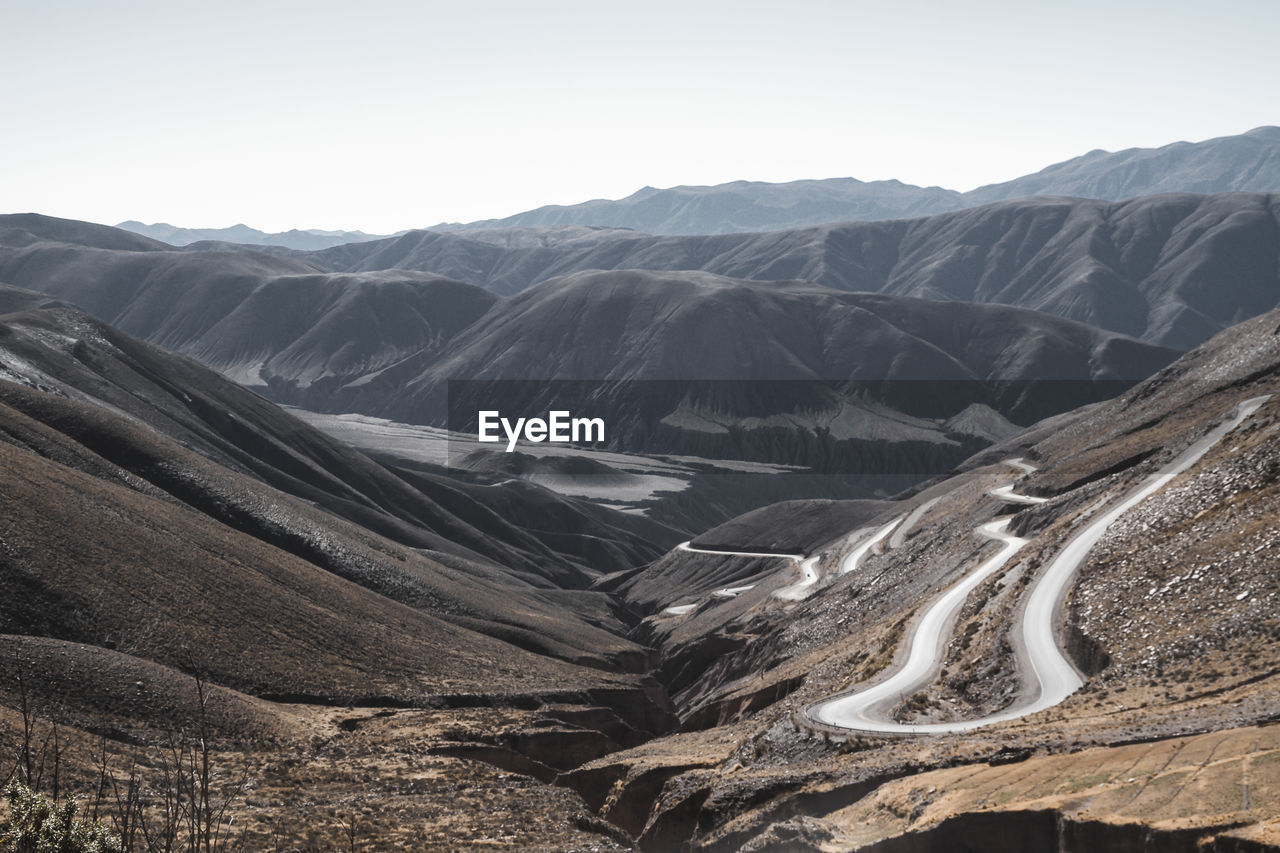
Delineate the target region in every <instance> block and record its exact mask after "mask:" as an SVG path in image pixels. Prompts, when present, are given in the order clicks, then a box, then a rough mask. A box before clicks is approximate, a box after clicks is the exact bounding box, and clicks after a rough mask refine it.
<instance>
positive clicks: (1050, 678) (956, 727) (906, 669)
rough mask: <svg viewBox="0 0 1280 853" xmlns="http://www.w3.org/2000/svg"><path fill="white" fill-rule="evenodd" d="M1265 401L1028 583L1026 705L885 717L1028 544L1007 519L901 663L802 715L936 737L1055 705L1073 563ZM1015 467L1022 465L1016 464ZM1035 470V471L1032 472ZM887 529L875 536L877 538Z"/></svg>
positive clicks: (1167, 469) (1080, 536)
mask: <svg viewBox="0 0 1280 853" xmlns="http://www.w3.org/2000/svg"><path fill="white" fill-rule="evenodd" d="M1267 399H1269V397H1267V396H1263V397H1255V398H1253V399H1250V400H1246V401H1245V402H1243V403H1240V404H1239V405H1238V406H1236V408H1235V409H1234V411H1233V412H1232V414H1231V416H1229V417H1228V419H1227V420H1226V421H1225V422H1223V423H1222V424H1219V425H1218V426H1217V427H1215V428H1214V429H1213V430H1211V431H1210V432H1209V433H1208V434H1206V435H1205V436H1204V437H1203V438H1201V439H1200V440H1198V441H1197V442H1195V443H1194V444H1192V445H1191V446H1190V447H1188V448H1187V449H1186V450H1185V451H1183V452H1182V453H1181V454H1179V455H1178V456H1177V458H1175V459H1174V460H1173V461H1172V462H1170V463H1169V464H1168V465H1166V466H1164V467H1163V468H1161V469H1160V470H1159V471H1157V472H1156V473H1154V474H1152V475H1151V476H1149V477H1148V478H1147V479H1146V480H1145V481H1144V482H1143V483H1142V485H1140V486H1139V487H1138V488H1137V489H1135V490H1134V491H1133V492H1132V493H1130V494H1129V495H1128V496H1127V497H1126V498H1125V499H1124V500H1122V501H1120V502H1119V503H1118V504H1116V505H1115V506H1113V507H1111V508H1110V509H1109V510H1107V511H1106V512H1104V513H1101V514H1100V515H1099V516H1097V517H1096V518H1094V519H1093V520H1092V521H1091V522H1089V524H1087V525H1086V526H1085V527H1084V528H1083V529H1082V530H1081V531H1080V532H1079V533H1077V534H1076V535H1075V536H1074V537H1073V538H1072V539H1071V540H1070V541H1069V542H1068V543H1067V545H1066V546H1065V547H1064V548H1063V549H1062V550H1061V551H1060V552H1059V553H1058V555H1057V556H1056V557H1055V558H1054V559H1053V561H1052V562H1050V563H1049V565H1048V567H1047V568H1046V569H1045V570H1044V572H1043V573H1042V574H1041V575H1040V577H1039V578H1038V579H1037V580H1036V581H1035V582H1034V583H1033V585H1032V586H1031V589H1030V591H1029V593H1028V597H1027V604H1026V607H1025V608H1024V610H1023V612H1022V615H1021V619H1020V625H1018V626H1016V627H1017V628H1018V629H1019V632H1020V640H1021V642H1020V645H1021V649H1020V650H1019V651H1020V653H1021V654H1022V655H1023V657H1024V661H1023V662H1024V663H1025V665H1026V667H1027V670H1028V672H1029V673H1030V675H1031V679H1032V680H1033V681H1034V682H1035V684H1036V688H1035V692H1034V694H1033V696H1034V698H1032V699H1031V700H1030V701H1029V702H1026V703H1023V704H1020V705H1015V706H1014V707H1012V708H1009V709H1007V710H1004V711H1001V712H999V713H997V714H992V715H989V716H986V717H981V718H979V719H975V720H965V721H960V722H951V723H922V724H918V725H913V724H910V723H899V722H896V721H894V720H892V719H890V718H889V716H888V714H889V713H890V712H891V710H892V708H893V707H894V706H895V705H897V704H898V703H899V702H901V701H902V700H904V699H905V698H907V697H908V696H909V695H911V693H912V692H914V691H916V690H918V689H919V688H920V687H922V686H924V685H926V684H928V683H929V682H930V681H931V680H932V679H933V678H934V677H935V676H936V674H937V672H938V669H939V668H940V667H941V666H942V657H943V652H944V651H945V649H946V645H947V641H948V639H949V637H950V632H951V628H952V627H953V624H954V619H955V615H956V613H957V612H958V611H959V609H960V608H961V607H962V606H963V604H964V601H965V598H966V597H967V596H968V595H969V593H970V592H972V591H973V589H974V588H975V587H976V586H977V585H978V584H980V583H981V582H982V581H983V580H984V579H985V578H987V577H990V576H991V574H992V573H993V572H995V571H997V570H999V569H1000V567H1001V566H1003V565H1004V564H1005V563H1006V562H1008V560H1009V558H1010V557H1012V556H1013V555H1014V554H1015V553H1017V551H1018V550H1019V549H1020V548H1021V547H1022V546H1023V545H1025V544H1026V542H1027V540H1025V539H1021V538H1019V537H1017V536H1013V535H1012V534H1010V533H1009V532H1008V530H1007V527H1008V521H1009V520H1008V519H1007V518H1006V519H998V520H996V521H993V522H990V523H989V524H986V525H983V526H982V527H981V528H979V530H978V532H979V533H980V534H982V535H985V536H988V537H991V538H993V539H997V540H999V541H1001V542H1003V543H1004V547H1002V548H1001V549H1000V551H999V552H998V553H996V554H995V555H994V556H992V557H990V558H988V559H987V560H986V561H985V562H983V563H982V565H981V566H979V567H978V568H977V569H976V570H974V571H973V572H971V573H970V574H969V575H967V576H966V577H965V578H964V579H963V580H962V581H960V582H959V583H958V584H956V585H955V586H954V587H952V588H951V589H950V590H948V591H947V592H945V593H944V594H943V595H942V597H941V598H939V599H938V600H937V601H936V602H934V603H933V604H932V605H931V606H930V607H929V608H928V609H927V610H926V611H925V612H924V614H923V615H922V616H921V617H919V618H918V619H917V620H916V622H915V623H914V625H913V626H912V629H911V632H910V634H909V636H908V637H907V639H906V650H907V653H906V660H905V662H903V663H902V664H901V665H900V666H899V667H898V668H897V669H896V670H895V671H894V672H893V673H892V674H891V675H890V676H889V677H888V678H887V679H885V680H884V681H881V682H879V683H877V684H874V685H872V686H870V687H867V688H864V689H861V690H856V691H854V692H851V693H847V694H844V695H840V696H836V697H834V698H831V699H826V700H823V701H821V702H818V703H815V704H814V705H811V706H809V707H808V708H807V709H806V713H807V715H808V716H809V717H810V718H811V719H813V720H815V721H817V722H819V723H824V724H826V725H829V726H835V727H839V728H847V729H854V730H859V731H871V732H882V733H889V734H942V733H951V732H963V731H969V730H972V729H976V728H979V727H982V726H989V725H991V724H993V723H999V722H1003V721H1006V720H1012V719H1016V718H1018V717H1023V716H1026V715H1028V714H1034V713H1036V712H1038V711H1043V710H1045V709H1047V708H1051V707H1053V706H1054V705H1057V704H1058V703H1059V702H1061V701H1062V700H1064V699H1066V698H1067V697H1068V696H1070V695H1071V694H1072V693H1074V692H1075V691H1076V690H1078V689H1079V688H1080V687H1081V685H1082V684H1083V683H1084V682H1083V679H1081V677H1080V674H1079V673H1078V672H1077V671H1076V669H1075V667H1074V666H1073V665H1072V663H1071V661H1070V660H1069V659H1068V658H1067V657H1066V655H1065V654H1063V652H1062V650H1061V649H1060V648H1059V647H1058V644H1057V638H1056V636H1055V632H1054V626H1055V624H1056V622H1057V618H1056V617H1057V614H1058V612H1059V610H1060V608H1061V606H1062V602H1063V600H1064V599H1065V597H1066V593H1067V589H1068V588H1069V587H1070V585H1071V581H1072V580H1073V579H1074V578H1075V575H1076V572H1077V571H1078V570H1079V568H1080V565H1081V564H1082V563H1083V562H1084V561H1085V559H1086V558H1087V557H1088V555H1089V552H1090V551H1091V550H1092V549H1093V546H1094V545H1096V544H1097V543H1098V541H1099V540H1100V539H1101V538H1102V537H1103V536H1104V535H1105V534H1106V532H1107V530H1108V529H1109V528H1110V527H1111V525H1112V524H1114V523H1115V522H1116V520H1117V519H1119V518H1120V517H1121V516H1122V515H1124V513H1126V512H1128V511H1129V510H1130V509H1132V508H1134V507H1135V506H1137V505H1138V504H1139V503H1141V502H1142V501H1144V500H1146V499H1147V498H1149V497H1150V496H1151V495H1153V494H1155V493H1156V492H1158V491H1159V490H1160V489H1162V488H1163V487H1164V486H1165V485H1167V484H1168V483H1169V481H1170V480H1172V479H1173V478H1174V477H1176V476H1178V475H1179V474H1181V473H1182V472H1184V471H1186V470H1187V469H1188V468H1190V467H1191V466H1192V465H1194V464H1195V463H1196V462H1197V461H1198V460H1199V459H1200V458H1201V457H1202V456H1204V455H1205V453H1207V452H1208V451H1209V449H1210V448H1212V447H1213V446H1214V445H1215V444H1217V443H1218V442H1219V441H1221V440H1222V438H1223V437H1224V436H1225V435H1227V433H1229V432H1231V430H1233V429H1235V428H1236V427H1237V426H1239V425H1240V424H1241V423H1243V422H1244V420H1245V419H1246V418H1247V417H1249V415H1251V414H1253V413H1254V412H1255V411H1257V410H1258V408H1259V407H1260V406H1262V404H1263V403H1264V402H1266V401H1267ZM1010 462H1011V464H1014V465H1016V466H1017V467H1019V468H1022V469H1023V470H1027V469H1028V468H1029V467H1030V466H1028V465H1026V464H1025V463H1022V461H1021V460H1010ZM1019 463H1021V464H1019ZM1032 470H1034V469H1032ZM997 497H999V498H1001V499H1007V498H1006V497H1005V496H1004V495H997ZM885 532H887V531H882V534H883V533H885Z"/></svg>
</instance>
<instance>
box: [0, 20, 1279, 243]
mask: <svg viewBox="0 0 1280 853" xmlns="http://www.w3.org/2000/svg"><path fill="white" fill-rule="evenodd" d="M1278 32H1280V3H1277V2H1275V0H1215V2H1212V3H1207V2H1203V0H1195V2H1184V0H1165V2H1123V0H1117V2H1093V0H1077V2H1073V3H1054V4H1052V5H1050V4H1044V3H1035V2H1028V0H1020V2H995V0H987V1H986V2H983V1H982V0H971V2H958V1H957V2H921V1H920V0H916V2H912V0H899V2H896V3H887V2H884V0H878V2H856V0H844V2H828V0H790V2H787V3H781V2H777V3H763V2H751V0H738V2H697V0H690V2H686V3H669V2H664V0H647V2H626V3H618V2H608V0H596V2H558V0H543V1H542V2H507V0H494V2H471V3H464V2H450V3H439V2H422V0H419V1H418V2H382V0H367V1H366V2H354V1H353V0H344V2H339V3H334V2H327V0H313V2H272V0H257V2H253V3H249V2H241V0H221V2H216V3H213V2H200V3H195V2H183V1H182V0H168V2H131V0H114V2H108V0H98V1H97V2H66V0H33V2H15V0H0V74H2V76H3V80H4V84H3V86H0V122H2V124H0V129H2V130H0V178H2V181H0V212H19V211H38V212H41V213H47V214H51V215H54V216H65V217H70V218H75V219H87V220H90V221H95V222H105V223H108V224H114V223H116V222H119V221H121V220H124V219H140V220H143V221H145V222H154V221H167V222H170V223H172V224H175V225H182V226H188V227H221V226H226V225H231V224H234V223H236V222H244V223H247V224H249V225H252V226H253V227H256V228H261V229H264V230H268V231H277V230H284V229H288V228H292V227H299V228H333V229H337V228H343V229H356V228H359V229H363V230H365V231H370V232H377V233H386V232H390V231H395V230H399V229H402V228H411V227H423V226H427V225H433V224H435V223H438V222H441V221H469V220H474V219H480V218H488V217H501V216H506V215H509V214H512V213H516V212H518V211H521V210H526V209H529V208H532V207H537V206H539V205H542V204H572V203H575V202H579V201H585V200H586V199H589V198H619V197H622V196H625V195H628V194H630V193H631V192H633V191H635V190H637V189H639V188H640V187H642V186H644V185H652V186H659V187H665V186H673V185H677V184H715V183H721V182H724V181H730V180H737V179H749V180H762V181H788V180H795V179H799V178H827V177H843V176H852V177H855V178H859V179H862V180H875V179H883V178H898V179H900V180H902V181H905V182H907V183H913V184H920V185H925V186H927V185H939V186H945V187H949V188H952V189H958V190H967V189H972V188H973V187H976V186H979V185H982V184H986V183H994V182H997V181H1003V180H1008V179H1010V178H1013V177H1016V176H1018V175H1022V174H1026V173H1028V172H1033V171H1036V170H1038V169H1040V168H1043V167H1044V166H1047V165H1049V164H1050V163H1055V162H1059V161H1062V160H1065V159H1068V158H1070V157H1074V156H1077V155H1079V154H1083V153H1085V152H1086V151H1089V150H1091V149H1094V148H1105V149H1108V150H1118V149H1121V148H1128V147H1133V146H1143V147H1150V146H1158V145H1163V144H1166V143H1169V142H1174V141H1177V140H1184V139H1185V140H1201V139H1207V138H1211V137H1214V136H1224V135H1229V134H1235V133H1242V132H1244V131H1246V130H1249V129H1251V128H1253V127H1257V126H1259V125H1264V124H1280V96H1278V93H1280V54H1278V53H1277V50H1276V34H1277V33H1278Z"/></svg>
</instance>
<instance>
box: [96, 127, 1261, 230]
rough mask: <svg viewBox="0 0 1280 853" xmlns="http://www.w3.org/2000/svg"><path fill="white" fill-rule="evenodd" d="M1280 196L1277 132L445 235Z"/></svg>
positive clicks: (528, 216)
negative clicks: (1002, 174)
mask: <svg viewBox="0 0 1280 853" xmlns="http://www.w3.org/2000/svg"><path fill="white" fill-rule="evenodd" d="M1275 190H1280V127H1259V128H1256V129H1254V130H1251V131H1249V132H1248V133H1243V134H1240V135H1237V136H1224V137H1219V138H1216V139H1209V140H1206V141H1203V142H1175V143H1173V144H1170V145H1165V146H1162V147H1160V148H1130V149H1127V150H1124V151H1117V152H1108V151H1101V150H1097V151H1091V152H1089V153H1088V154H1085V155H1083V156H1080V157H1076V158H1073V159H1071V160H1067V161H1066V162H1063V163H1058V164H1055V165H1052V166H1049V167H1047V168H1045V169H1042V170H1041V171H1039V172H1036V173H1035V174H1033V175H1025V176H1023V177H1020V178H1015V179H1014V180H1011V181H1006V182H1004V183H999V184H990V185H988V186H984V187H979V188H978V189H975V190H972V191H970V192H967V193H960V192H956V191H955V190H950V189H943V188H941V187H918V186H912V185H910V184H904V183H902V182H901V181H897V180H888V181H867V182H864V181H859V180H856V179H854V178H828V179H825V180H805V181H792V182H789V183H779V184H775V183H764V182H760V181H734V182H731V183H727V184H719V185H716V186H680V187H671V188H668V189H655V188H654V187H645V188H643V189H641V190H638V191H637V192H635V193H633V194H632V195H630V196H628V197H626V198H623V199H619V200H616V201H614V200H605V199H597V200H593V201H587V202H583V203H581V204H574V205H563V206H562V205H548V206H545V207H539V208H536V209H534V210H528V211H524V212H523V213H517V214H515V215H513V216H508V217H505V218H502V219H487V220H482V221H479V222H471V223H466V224H460V223H441V224H440V225H436V226H434V228H433V229H432V230H436V231H458V230H475V229H505V228H525V227H546V226H566V225H577V226H584V225H585V226H596V227H611V228H629V229H633V230H636V231H643V232H645V233H648V234H664V235H689V234H731V233H737V232H746V231H777V230H782V229H790V228H799V227H804V226H809V225H820V224H823V223H829V222H848V221H875V220H886V219H905V218H914V217H921V216H928V215H930V214H935V213H945V212H948V211H952V210H960V209H963V208H970V207H977V206H979V205H984V204H988V203H990V202H994V201H1004V200H1009V199H1015V198H1023V197H1026V196H1033V195H1048V196H1071V197H1075V198H1092V199H1100V200H1105V201H1119V200H1123V199H1129V198H1136V197H1138V196H1144V195H1153V194H1156V193H1172V192H1190V193H1223V192H1270V191H1275ZM117 227H119V228H124V229H126V230H129V231H134V232H136V233H139V234H145V235H146V236H148V237H154V238H155V239H157V240H163V241H164V242H166V243H169V244H171V245H174V246H185V245H188V244H191V243H197V242H200V241H215V242H229V243H243V244H246V245H274V246H283V247H285V248H290V249H300V250H306V251H310V250H316V249H324V248H328V247H330V246H337V245H341V244H343V243H354V242H359V241H365V240H376V239H379V236H378V235H372V234H365V233H363V232H360V231H316V230H306V231H299V230H296V229H295V230H293V231H287V232H283V233H277V234H266V233H263V232H262V231H258V230H256V229H253V228H249V227H248V226H245V225H236V226H233V227H231V228H178V227H175V226H172V225H168V224H166V223H156V224H152V225H144V224H143V223H141V222H136V221H129V222H122V223H120V224H119V225H118V226H117Z"/></svg>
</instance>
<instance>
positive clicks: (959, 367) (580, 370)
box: [357, 270, 1175, 428]
mask: <svg viewBox="0 0 1280 853" xmlns="http://www.w3.org/2000/svg"><path fill="white" fill-rule="evenodd" d="M1174 356H1175V353H1174V352H1172V351H1170V350H1165V349H1161V348H1157V347H1152V346H1150V345H1147V344H1142V343H1140V342H1138V341H1135V340H1132V339H1130V338H1126V337H1124V336H1121V335H1115V334H1112V333H1108V332H1102V331H1099V330H1097V329H1094V328H1090V327H1088V326H1084V325H1082V324H1079V323H1072V322H1070V321H1066V320H1059V319H1056V318H1053V317H1049V316H1046V315H1043V314H1038V313H1035V312H1030V311H1025V310H1021V309H1017V308H1009V307H1005V306H995V305H961V304H948V303H938V302H928V301H923V300H916V299H904V298H900V297H894V296H883V295H877V294H866V293H842V292H840V291H835V290H829V289H826V288H821V287H815V286H813V285H809V284H805V283H803V282H750V281H742V280H736V279H730V278H725V277H722V276H716V275H711V274H708V273H698V272H682V273H656V272H647V271H641V270H623V271H614V272H584V273H577V274H574V275H571V276H566V277H564V278H561V279H556V280H554V281H548V282H545V283H543V284H541V285H539V286H538V287H535V288H532V289H530V290H528V291H525V292H524V293H521V294H520V295H518V296H516V297H514V298H512V299H510V300H507V301H504V302H502V303H500V304H499V305H498V306H496V307H495V309H494V310H492V311H491V312H490V313H489V314H487V315H486V316H485V317H484V318H483V319H482V320H481V321H480V322H478V323H477V324H475V325H474V326H473V327H471V329H469V330H468V331H467V333H466V334H465V335H463V336H460V337H459V339H458V340H457V341H456V342H455V344H454V346H453V347H452V349H451V351H450V353H449V354H447V355H446V356H445V357H442V358H440V359H439V360H437V361H436V362H435V363H434V364H432V365H430V366H429V367H428V368H427V369H426V370H425V371H423V372H422V373H421V374H419V375H418V376H416V377H404V378H405V379H407V380H408V381H407V384H405V383H404V382H397V383H392V384H396V385H398V386H402V387H403V388H404V392H403V393H401V394H399V395H398V396H396V397H394V398H393V397H392V396H390V394H389V391H390V386H388V387H387V388H386V389H381V388H380V387H379V385H378V383H376V382H371V383H369V384H368V386H366V388H362V389H361V390H366V389H367V390H368V391H369V393H374V394H376V393H380V394H382V395H383V397H382V399H383V400H384V401H385V402H383V404H382V405H383V406H384V408H383V409H381V410H380V412H379V413H381V414H386V415H388V416H391V417H395V418H399V419H404V420H414V419H420V418H421V417H422V416H423V415H424V414H427V413H428V412H429V411H430V408H429V407H430V406H431V401H432V400H433V399H435V398H437V397H438V396H439V394H440V393H441V390H442V385H443V383H445V382H446V381H447V380H450V379H503V380H548V379H589V380H609V381H614V382H620V383H625V382H630V381H636V380H730V381H732V380H750V381H751V382H755V383H760V382H768V381H774V382H795V381H797V380H888V381H889V382H890V383H891V384H892V383H904V387H905V386H906V383H909V382H912V381H936V382H939V383H942V384H946V383H958V384H957V388H959V387H961V386H962V385H963V383H965V382H969V383H974V385H978V384H982V383H988V382H994V381H997V380H999V381H1009V382H1011V381H1015V380H1023V381H1033V380H1036V381H1041V380H1043V381H1073V382H1081V383H1088V382H1091V381H1112V380H1116V381H1126V380H1127V381H1136V380H1137V379H1139V378H1142V377H1144V376H1146V375H1148V374H1149V373H1150V372H1151V371H1153V370H1156V369H1158V368H1159V367H1160V366H1163V365H1164V364H1166V363H1168V361H1169V360H1171V359H1172V358H1173V357H1174ZM965 387H966V391H965V392H957V393H958V395H959V396H957V398H956V399H954V400H949V401H946V404H954V405H955V408H954V410H953V411H948V412H946V413H945V416H947V417H949V416H950V415H953V414H956V413H957V412H959V411H960V410H961V409H963V408H964V407H965V405H968V403H971V402H974V399H969V398H968V397H966V393H968V392H970V391H972V390H973V389H972V388H970V387H969V386H965ZM987 390H988V391H992V392H993V393H994V394H995V396H990V395H989V396H987V397H983V398H982V399H981V402H984V403H987V404H989V405H993V406H994V407H995V408H997V409H999V410H1002V411H1004V412H1005V413H1006V414H1008V415H1010V416H1012V417H1015V418H1022V419H1025V418H1027V417H1032V418H1033V419H1034V418H1035V417H1038V416H1039V411H1040V409H1041V407H1052V406H1054V405H1063V401H1062V400H1058V401H1056V402H1054V401H1052V400H1047V399H1039V400H1034V399H1013V398H1010V399H1001V398H999V396H998V391H999V389H987ZM961 397H965V399H964V400H963V401H962V400H961ZM357 399H359V402H360V404H361V406H362V407H363V406H366V405H371V400H370V398H357ZM890 401H892V398H890ZM787 403H788V401H786V400H785V399H779V400H777V401H774V406H775V408H774V409H770V410H768V411H775V410H778V409H777V407H778V406H785V405H786V404H787ZM751 405H755V406H768V405H769V401H767V400H764V401H759V400H756V401H752V403H751ZM1032 409H1035V410H1036V414H1032V411H1031V410H1032ZM727 411H728V412H729V413H730V414H732V413H733V411H734V410H733V408H732V407H730V408H729V409H728V410H727ZM745 411H747V410H743V412H745ZM1046 413H1047V412H1046ZM610 414H611V415H613V416H614V417H619V418H622V419H623V420H625V419H626V413H625V412H611V413H610ZM935 416H936V415H935ZM905 426H906V424H905V422H904V423H902V424H899V427H903V428H905ZM886 428H888V427H886Z"/></svg>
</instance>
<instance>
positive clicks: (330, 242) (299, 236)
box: [115, 219, 392, 251]
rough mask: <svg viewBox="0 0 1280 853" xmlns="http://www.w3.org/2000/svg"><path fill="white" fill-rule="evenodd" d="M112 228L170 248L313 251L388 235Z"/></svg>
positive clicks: (131, 223) (156, 225)
mask: <svg viewBox="0 0 1280 853" xmlns="http://www.w3.org/2000/svg"><path fill="white" fill-rule="evenodd" d="M115 227H117V228H120V229H122V230H125V231H132V232H133V233H135V234H142V235H144V236H147V237H151V238H153V239H155V240H159V241H161V242H163V243H167V244H169V245H170V246H187V245H190V244H191V243H200V242H204V241H211V242H215V243H238V244H241V245H245V246H283V247H285V248H288V249H301V250H306V251H315V250H316V249H327V248H329V247H330V246H341V245H343V244H345V243H360V242H363V241H365V240H381V239H382V238H384V237H389V236H392V235H389V234H366V233H365V232H363V231H323V230H320V229H317V228H304V229H299V228H292V229H290V230H288V231H279V232H276V233H268V232H266V231H259V230H258V229H257V228H250V227H249V226H248V225H244V224H243V223H241V224H238V225H232V226H230V227H229V228H182V227H179V226H177V225H170V224H169V223H168V222H152V223H150V224H147V223H143V222H138V221H137V220H136V219H130V220H128V221H126V222H120V223H118V224H117V225H116V226H115Z"/></svg>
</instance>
